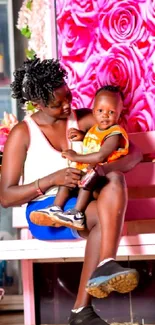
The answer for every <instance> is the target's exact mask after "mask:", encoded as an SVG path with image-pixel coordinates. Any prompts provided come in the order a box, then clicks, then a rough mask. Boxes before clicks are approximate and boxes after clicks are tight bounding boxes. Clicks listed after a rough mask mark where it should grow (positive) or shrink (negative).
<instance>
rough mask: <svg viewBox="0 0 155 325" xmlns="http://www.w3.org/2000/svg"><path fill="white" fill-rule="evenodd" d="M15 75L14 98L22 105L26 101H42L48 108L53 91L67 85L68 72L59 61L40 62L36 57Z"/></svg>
mask: <svg viewBox="0 0 155 325" xmlns="http://www.w3.org/2000/svg"><path fill="white" fill-rule="evenodd" d="M13 75H14V81H13V82H12V84H11V89H12V97H13V98H16V99H18V100H19V102H20V103H21V104H24V103H25V102H26V101H33V102H39V101H42V102H43V104H44V105H45V106H47V105H48V101H49V94H50V95H52V96H53V91H54V90H55V89H57V88H59V87H61V86H62V85H64V84H65V78H66V77H67V72H66V71H65V70H64V69H63V68H62V67H61V66H60V63H59V60H54V59H50V60H43V61H40V59H39V58H37V57H36V56H35V58H34V59H33V60H29V59H27V60H26V61H24V63H23V64H22V66H21V67H20V68H18V69H16V70H15V72H14V74H13ZM53 97H54V96H53Z"/></svg>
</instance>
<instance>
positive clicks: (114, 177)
mask: <svg viewBox="0 0 155 325" xmlns="http://www.w3.org/2000/svg"><path fill="white" fill-rule="evenodd" d="M107 178H108V183H107V185H106V186H105V187H103V189H102V190H101V192H100V194H99V197H98V199H97V211H98V216H99V220H100V229H101V246H100V258H99V261H100V264H99V267H97V269H96V270H95V271H94V272H93V274H92V276H91V278H90V280H89V281H88V283H87V291H88V293H89V294H91V295H93V296H94V297H97V298H104V297H106V296H108V294H109V293H110V292H112V291H117V292H120V293H125V292H130V291H131V290H133V289H134V288H135V287H136V286H137V284H138V279H139V276H138V273H137V271H136V270H135V269H129V268H123V267H122V266H120V265H119V264H118V263H117V262H116V261H115V260H114V259H115V258H116V253H117V248H118V245H119V240H120V236H121V232H122V227H123V222H124V216H125V211H126V205H127V189H126V183H125V180H124V176H123V175H122V174H120V173H117V172H112V173H109V174H108V176H107Z"/></svg>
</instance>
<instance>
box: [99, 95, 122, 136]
mask: <svg viewBox="0 0 155 325" xmlns="http://www.w3.org/2000/svg"><path fill="white" fill-rule="evenodd" d="M122 107H123V103H122V99H121V96H120V94H119V93H112V92H110V91H104V90H103V91H100V92H99V93H98V94H97V95H96V97H95V101H94V108H93V114H94V117H95V119H96V122H97V124H98V126H99V129H101V130H106V129H108V128H109V127H110V126H112V125H114V124H117V123H118V120H119V117H120V114H121V111H122Z"/></svg>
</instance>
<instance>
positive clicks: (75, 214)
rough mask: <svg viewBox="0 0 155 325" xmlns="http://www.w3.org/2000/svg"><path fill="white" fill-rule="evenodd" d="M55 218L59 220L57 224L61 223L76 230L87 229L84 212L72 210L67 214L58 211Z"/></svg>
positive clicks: (66, 212)
mask: <svg viewBox="0 0 155 325" xmlns="http://www.w3.org/2000/svg"><path fill="white" fill-rule="evenodd" d="M53 216H54V217H56V218H57V219H56V220H57V222H59V223H60V224H61V225H62V226H66V227H68V228H73V229H76V230H84V229H85V216H84V214H83V213H82V212H80V211H78V210H76V209H70V210H67V211H65V212H63V211H57V212H55V213H54V214H53ZM58 220H59V221H58Z"/></svg>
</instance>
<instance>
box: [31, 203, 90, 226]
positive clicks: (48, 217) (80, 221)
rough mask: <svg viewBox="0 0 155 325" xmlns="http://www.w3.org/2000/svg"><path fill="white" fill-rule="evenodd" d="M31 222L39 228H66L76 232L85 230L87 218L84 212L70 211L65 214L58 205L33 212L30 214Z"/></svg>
mask: <svg viewBox="0 0 155 325" xmlns="http://www.w3.org/2000/svg"><path fill="white" fill-rule="evenodd" d="M30 220H31V222H33V223H34V224H36V225H39V226H51V227H62V226H65V227H68V228H73V229H76V230H84V229H85V217H84V214H83V213H82V212H80V211H78V210H76V209H70V210H67V211H66V212H63V210H62V209H61V208H60V207H59V206H56V205H53V206H51V207H47V208H45V209H41V210H37V211H32V212H31V213H30Z"/></svg>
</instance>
